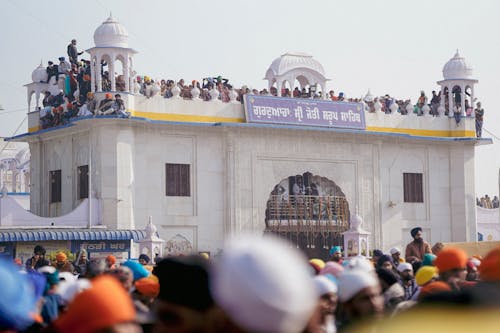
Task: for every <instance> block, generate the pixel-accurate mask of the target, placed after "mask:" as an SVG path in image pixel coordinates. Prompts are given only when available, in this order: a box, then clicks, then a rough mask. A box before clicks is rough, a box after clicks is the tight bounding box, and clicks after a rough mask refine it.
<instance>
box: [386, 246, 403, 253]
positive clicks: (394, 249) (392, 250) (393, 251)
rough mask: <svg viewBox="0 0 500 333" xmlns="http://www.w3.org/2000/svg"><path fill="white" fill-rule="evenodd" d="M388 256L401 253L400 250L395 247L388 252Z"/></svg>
mask: <svg viewBox="0 0 500 333" xmlns="http://www.w3.org/2000/svg"><path fill="white" fill-rule="evenodd" d="M389 253H390V254H395V253H401V250H400V249H398V248H397V247H393V248H392V249H390V250H389Z"/></svg>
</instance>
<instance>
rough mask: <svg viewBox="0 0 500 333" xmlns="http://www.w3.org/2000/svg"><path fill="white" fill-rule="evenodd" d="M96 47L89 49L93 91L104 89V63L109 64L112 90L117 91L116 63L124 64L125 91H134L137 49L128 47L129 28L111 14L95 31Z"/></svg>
mask: <svg viewBox="0 0 500 333" xmlns="http://www.w3.org/2000/svg"><path fill="white" fill-rule="evenodd" d="M94 43H95V47H93V48H91V49H88V50H87V52H88V53H90V56H91V62H90V66H91V71H92V75H91V86H92V92H101V91H102V80H103V78H102V64H103V63H104V62H105V63H107V64H108V69H109V79H110V81H111V91H116V90H117V89H116V78H117V77H116V76H115V63H116V61H120V62H121V64H122V69H123V72H122V73H117V75H118V76H122V78H123V81H124V90H123V91H124V92H132V91H133V85H132V80H133V62H132V59H133V56H134V54H136V53H137V51H135V50H133V49H131V48H129V47H128V33H127V30H125V28H124V27H123V25H121V24H120V23H119V22H118V21H117V20H115V19H114V18H113V17H112V16H111V14H110V15H109V17H108V19H107V20H106V21H104V22H103V23H102V24H101V25H100V26H99V27H98V28H97V29H96V31H95V32H94Z"/></svg>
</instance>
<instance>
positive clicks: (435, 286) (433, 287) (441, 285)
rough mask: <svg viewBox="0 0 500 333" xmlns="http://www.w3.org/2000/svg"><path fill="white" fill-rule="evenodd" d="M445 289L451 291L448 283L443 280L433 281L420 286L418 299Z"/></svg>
mask: <svg viewBox="0 0 500 333" xmlns="http://www.w3.org/2000/svg"><path fill="white" fill-rule="evenodd" d="M445 291H451V287H450V285H449V284H448V283H446V282H443V281H434V282H431V283H429V284H427V285H425V286H423V287H422V288H420V295H419V299H421V298H423V297H426V296H429V295H432V294H437V293H441V292H445Z"/></svg>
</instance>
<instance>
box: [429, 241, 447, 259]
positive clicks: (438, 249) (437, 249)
mask: <svg viewBox="0 0 500 333" xmlns="http://www.w3.org/2000/svg"><path fill="white" fill-rule="evenodd" d="M442 249H444V244H443V243H441V242H437V243H436V244H434V245H433V246H432V249H431V252H432V254H434V255H435V256H437V255H438V254H439V252H441V250H442Z"/></svg>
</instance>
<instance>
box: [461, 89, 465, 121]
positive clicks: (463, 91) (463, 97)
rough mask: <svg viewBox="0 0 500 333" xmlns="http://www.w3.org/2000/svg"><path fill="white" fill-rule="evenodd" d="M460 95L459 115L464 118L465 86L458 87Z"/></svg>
mask: <svg viewBox="0 0 500 333" xmlns="http://www.w3.org/2000/svg"><path fill="white" fill-rule="evenodd" d="M460 94H461V96H462V98H461V99H460V104H461V105H460V108H461V112H460V115H462V116H465V96H466V95H465V86H464V85H463V84H461V85H460Z"/></svg>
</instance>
